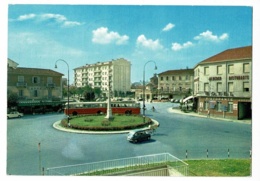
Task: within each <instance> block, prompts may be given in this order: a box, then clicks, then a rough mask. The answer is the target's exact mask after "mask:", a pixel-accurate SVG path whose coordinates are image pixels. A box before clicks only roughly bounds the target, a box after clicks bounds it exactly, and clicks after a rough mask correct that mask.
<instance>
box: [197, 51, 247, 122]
mask: <svg viewBox="0 0 260 181" xmlns="http://www.w3.org/2000/svg"><path fill="white" fill-rule="evenodd" d="M194 96H196V97H198V111H199V113H202V114H203V113H204V114H206V112H208V110H209V111H210V114H211V115H215V116H224V117H230V118H237V119H244V118H249V117H251V113H252V110H251V96H252V46H247V47H241V48H234V49H228V50H226V51H223V52H221V53H219V54H217V55H214V56H212V57H210V58H208V59H206V60H203V61H202V62H200V63H198V64H197V65H196V66H195V68H194Z"/></svg>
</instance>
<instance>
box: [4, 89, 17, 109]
mask: <svg viewBox="0 0 260 181" xmlns="http://www.w3.org/2000/svg"><path fill="white" fill-rule="evenodd" d="M18 99H19V97H18V95H17V94H16V93H13V92H11V91H7V107H8V108H10V107H15V106H17V105H18Z"/></svg>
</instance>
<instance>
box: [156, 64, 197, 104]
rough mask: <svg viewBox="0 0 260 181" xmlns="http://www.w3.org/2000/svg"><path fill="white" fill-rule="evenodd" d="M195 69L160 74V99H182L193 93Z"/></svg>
mask: <svg viewBox="0 0 260 181" xmlns="http://www.w3.org/2000/svg"><path fill="white" fill-rule="evenodd" d="M193 80H194V72H193V69H188V68H186V69H179V70H168V71H165V72H162V73H159V74H158V97H159V99H160V98H169V99H171V98H174V99H181V98H183V97H186V96H188V95H191V94H192V92H193Z"/></svg>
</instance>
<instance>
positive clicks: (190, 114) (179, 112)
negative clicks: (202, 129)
mask: <svg viewBox="0 0 260 181" xmlns="http://www.w3.org/2000/svg"><path fill="white" fill-rule="evenodd" d="M167 111H168V112H170V113H176V114H184V115H186V116H195V117H202V118H207V116H205V115H200V114H198V113H195V112H187V113H185V112H183V111H181V110H180V109H179V108H178V107H174V108H168V110H167ZM209 119H218V120H222V121H229V122H237V123H244V124H251V123H252V120H251V119H246V120H235V119H227V118H221V117H213V116H212V117H210V118H209Z"/></svg>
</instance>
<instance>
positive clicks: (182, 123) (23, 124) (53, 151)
mask: <svg viewBox="0 0 260 181" xmlns="http://www.w3.org/2000/svg"><path fill="white" fill-rule="evenodd" d="M152 106H155V108H156V111H155V112H153V111H152V109H151V108H152ZM171 106H172V103H153V104H150V103H147V104H146V107H147V111H146V114H147V115H148V116H149V117H151V118H152V119H155V120H157V121H159V122H160V127H159V128H158V129H157V131H156V133H155V135H153V136H152V139H151V140H150V141H148V142H143V143H137V144H132V143H129V142H128V141H127V140H126V136H127V134H106V135H93V134H76V133H68V132H63V131H59V130H56V129H54V128H53V127H52V125H53V123H54V122H56V121H58V120H60V119H62V118H63V117H64V115H63V114H58V113H52V114H46V115H26V116H24V117H23V118H20V119H9V120H7V122H8V124H7V174H8V175H39V174H41V171H42V168H45V169H46V168H50V167H57V166H66V165H73V164H81V163H87V162H96V161H104V160H111V159H120V158H126V157H134V156H140V155H149V154H155V153H162V152H169V153H170V154H172V155H174V156H176V157H178V158H180V159H197V158H199V159H207V158H209V159H210V158H227V157H228V150H229V156H230V157H231V158H249V156H250V150H251V145H252V128H251V124H243V123H236V122H227V121H221V120H215V119H211V118H201V117H194V116H189V115H188V114H187V115H181V114H174V113H169V112H168V111H167V109H168V108H169V107H171ZM39 143H40V146H39ZM207 150H208V151H207Z"/></svg>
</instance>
